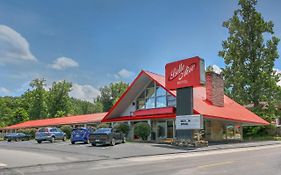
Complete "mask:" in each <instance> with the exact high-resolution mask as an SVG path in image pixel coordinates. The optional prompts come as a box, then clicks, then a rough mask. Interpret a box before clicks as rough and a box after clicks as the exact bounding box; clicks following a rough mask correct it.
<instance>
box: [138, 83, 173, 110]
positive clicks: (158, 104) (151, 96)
mask: <svg viewBox="0 0 281 175" xmlns="http://www.w3.org/2000/svg"><path fill="white" fill-rule="evenodd" d="M167 106H176V98H175V97H174V96H172V95H171V94H169V93H168V92H167V91H166V90H165V89H164V88H162V87H161V86H159V85H157V84H156V83H155V82H151V83H149V85H148V86H147V87H146V89H145V90H144V91H143V92H142V93H141V94H140V95H139V97H138V98H137V109H151V108H162V107H167Z"/></svg>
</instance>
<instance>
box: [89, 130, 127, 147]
mask: <svg viewBox="0 0 281 175" xmlns="http://www.w3.org/2000/svg"><path fill="white" fill-rule="evenodd" d="M89 140H90V142H91V144H92V145H93V146H96V145H97V144H103V145H106V144H109V145H112V146H114V145H115V144H116V143H125V141H126V137H125V134H123V133H122V132H119V131H117V130H115V129H113V128H100V129H98V130H96V131H95V132H94V133H91V134H90V137H89Z"/></svg>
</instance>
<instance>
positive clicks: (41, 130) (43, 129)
mask: <svg viewBox="0 0 281 175" xmlns="http://www.w3.org/2000/svg"><path fill="white" fill-rule="evenodd" d="M46 130H47V128H40V129H38V132H45V131H46Z"/></svg>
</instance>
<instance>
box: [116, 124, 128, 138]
mask: <svg viewBox="0 0 281 175" xmlns="http://www.w3.org/2000/svg"><path fill="white" fill-rule="evenodd" d="M114 129H116V130H117V131H119V132H122V133H124V134H125V135H126V136H127V135H128V133H129V131H130V127H129V125H128V124H126V123H117V124H116V125H114Z"/></svg>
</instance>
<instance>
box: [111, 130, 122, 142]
mask: <svg viewBox="0 0 281 175" xmlns="http://www.w3.org/2000/svg"><path fill="white" fill-rule="evenodd" d="M112 133H113V135H114V139H115V140H116V141H117V142H120V141H121V135H120V132H118V131H117V130H116V129H113V132H112Z"/></svg>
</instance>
